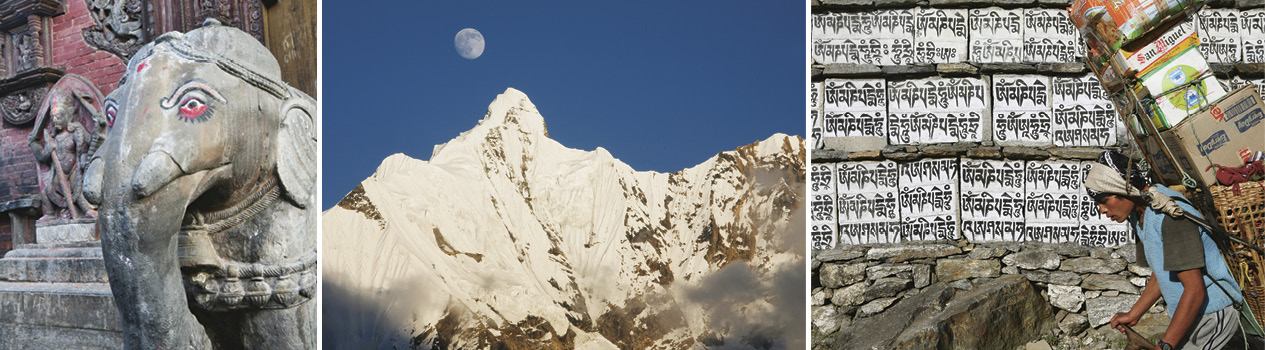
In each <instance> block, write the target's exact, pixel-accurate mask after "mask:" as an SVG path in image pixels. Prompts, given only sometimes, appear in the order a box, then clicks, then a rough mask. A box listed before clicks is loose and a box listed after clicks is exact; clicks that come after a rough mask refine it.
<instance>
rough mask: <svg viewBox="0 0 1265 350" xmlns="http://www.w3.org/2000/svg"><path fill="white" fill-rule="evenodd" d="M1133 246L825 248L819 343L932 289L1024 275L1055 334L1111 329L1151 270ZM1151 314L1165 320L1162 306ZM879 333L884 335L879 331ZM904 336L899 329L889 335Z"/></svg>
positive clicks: (816, 293) (818, 289)
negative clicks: (1048, 310)
mask: <svg viewBox="0 0 1265 350" xmlns="http://www.w3.org/2000/svg"><path fill="white" fill-rule="evenodd" d="M1134 249H1135V248H1134V246H1133V245H1132V244H1126V245H1122V246H1120V247H1118V248H1107V247H1087V246H1083V245H1077V244H1064V243H1041V242H1027V243H1013V242H994V243H980V244H960V243H953V242H946V241H940V242H926V243H923V244H912V245H911V244H869V245H850V246H846V247H841V248H838V249H828V250H819V251H817V252H816V253H815V254H814V257H813V259H812V270H813V277H814V279H813V281H812V291H811V304H812V316H811V317H812V327H813V328H812V329H813V339H814V343H817V344H824V343H830V342H831V339H833V338H835V337H838V336H841V335H840V334H836V332H838V331H839V330H840V329H842V328H846V326H847V325H849V324H852V323H854V322H857V321H859V320H862V319H865V318H869V317H876V316H877V315H880V314H882V313H883V312H884V311H886V310H888V309H889V308H890V307H892V306H893V305H896V304H898V303H899V302H901V301H903V300H906V299H911V298H915V297H917V296H918V295H919V294H921V293H922V292H923V291H925V290H927V289H928V288H929V287H930V286H934V285H940V284H943V285H948V286H950V287H952V288H955V289H958V290H972V289H974V288H976V287H978V286H980V285H982V284H985V283H988V282H990V281H993V280H994V279H997V278H999V277H1002V276H1020V277H1023V278H1024V279H1027V280H1028V281H1029V282H1030V283H1032V285H1033V286H1034V287H1035V288H1037V290H1038V291H1040V293H1041V296H1042V298H1043V299H1044V300H1045V301H1046V302H1047V303H1049V304H1050V305H1051V306H1052V307H1053V308H1054V309H1055V310H1056V314H1055V315H1054V320H1053V321H1054V322H1057V325H1058V327H1057V330H1052V332H1053V334H1055V335H1057V336H1060V337H1064V338H1074V337H1077V336H1080V335H1083V332H1085V331H1086V330H1088V329H1090V328H1100V327H1104V325H1106V324H1107V323H1108V322H1109V321H1110V319H1111V316H1112V315H1115V313H1117V312H1124V311H1127V310H1128V309H1129V307H1131V306H1132V305H1133V303H1134V302H1135V301H1137V299H1138V295H1139V294H1140V292H1141V290H1142V287H1143V286H1144V285H1145V283H1146V280H1147V278H1148V277H1149V276H1150V274H1151V271H1150V270H1149V269H1146V268H1142V267H1138V266H1136V265H1135V263H1136V262H1137V257H1136V256H1135V254H1134V252H1135V251H1134ZM1159 305H1160V306H1158V307H1156V308H1153V309H1152V310H1151V311H1152V313H1153V314H1154V316H1156V317H1165V316H1164V314H1163V310H1164V308H1163V304H1162V303H1160V304H1159ZM876 331H878V330H876ZM888 331H889V332H900V330H888Z"/></svg>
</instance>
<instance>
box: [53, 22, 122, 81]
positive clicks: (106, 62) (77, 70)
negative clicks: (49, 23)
mask: <svg viewBox="0 0 1265 350" xmlns="http://www.w3.org/2000/svg"><path fill="white" fill-rule="evenodd" d="M92 24H93V22H92V16H91V15H89V14H88V4H86V3H84V1H74V0H72V1H66V13H65V14H63V15H61V16H57V17H53V65H54V66H58V67H65V69H66V73H74V74H79V75H82V76H83V77H84V78H88V79H89V80H92V82H93V83H95V84H97V89H100V90H101V93H102V94H105V95H109V94H110V92H111V91H114V88H116V87H118V85H119V78H120V77H122V76H123V71H124V70H126V69H127V67H126V66H125V65H126V64H127V62H124V61H123V59H121V58H118V57H117V56H114V55H112V54H110V53H109V52H106V51H102V50H97V49H96V48H94V47H92V46H89V45H88V44H87V43H85V42H84V41H83V28H85V27H89V26H92Z"/></svg>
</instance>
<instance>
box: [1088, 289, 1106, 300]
mask: <svg viewBox="0 0 1265 350" xmlns="http://www.w3.org/2000/svg"><path fill="white" fill-rule="evenodd" d="M1101 295H1102V291H1097V290H1090V291H1085V298H1086V299H1093V298H1097V297H1099V296H1101Z"/></svg>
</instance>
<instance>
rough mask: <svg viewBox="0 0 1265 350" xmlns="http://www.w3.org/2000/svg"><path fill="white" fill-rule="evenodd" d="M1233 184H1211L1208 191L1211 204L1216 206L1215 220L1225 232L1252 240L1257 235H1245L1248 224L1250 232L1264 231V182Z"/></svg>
mask: <svg viewBox="0 0 1265 350" xmlns="http://www.w3.org/2000/svg"><path fill="white" fill-rule="evenodd" d="M1234 187H1235V186H1212V187H1211V188H1209V189H1208V192H1209V193H1210V194H1211V195H1212V205H1213V206H1214V207H1216V214H1217V222H1218V223H1220V224H1221V227H1222V228H1224V229H1225V230H1226V231H1227V232H1230V233H1232V234H1235V235H1237V236H1239V237H1240V238H1243V239H1245V240H1247V241H1248V242H1253V241H1255V240H1256V239H1257V237H1249V236H1247V235H1245V234H1246V233H1247V232H1248V228H1249V227H1248V226H1250V228H1252V229H1253V230H1251V232H1261V231H1265V184H1262V182H1259V181H1258V182H1244V183H1240V184H1238V191H1237V192H1238V193H1235V189H1234Z"/></svg>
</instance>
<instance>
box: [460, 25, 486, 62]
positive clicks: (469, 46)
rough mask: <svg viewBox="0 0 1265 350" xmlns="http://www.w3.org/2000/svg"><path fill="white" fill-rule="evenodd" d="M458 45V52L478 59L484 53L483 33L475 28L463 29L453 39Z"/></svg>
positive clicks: (462, 55)
mask: <svg viewBox="0 0 1265 350" xmlns="http://www.w3.org/2000/svg"><path fill="white" fill-rule="evenodd" d="M453 44H454V45H456V46H457V54H458V55H461V57H465V58H466V59H471V60H473V59H476V58H479V56H480V55H483V34H481V33H479V31H478V30H475V29H474V28H466V29H462V30H461V31H460V32H457V37H456V38H455V39H453Z"/></svg>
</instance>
